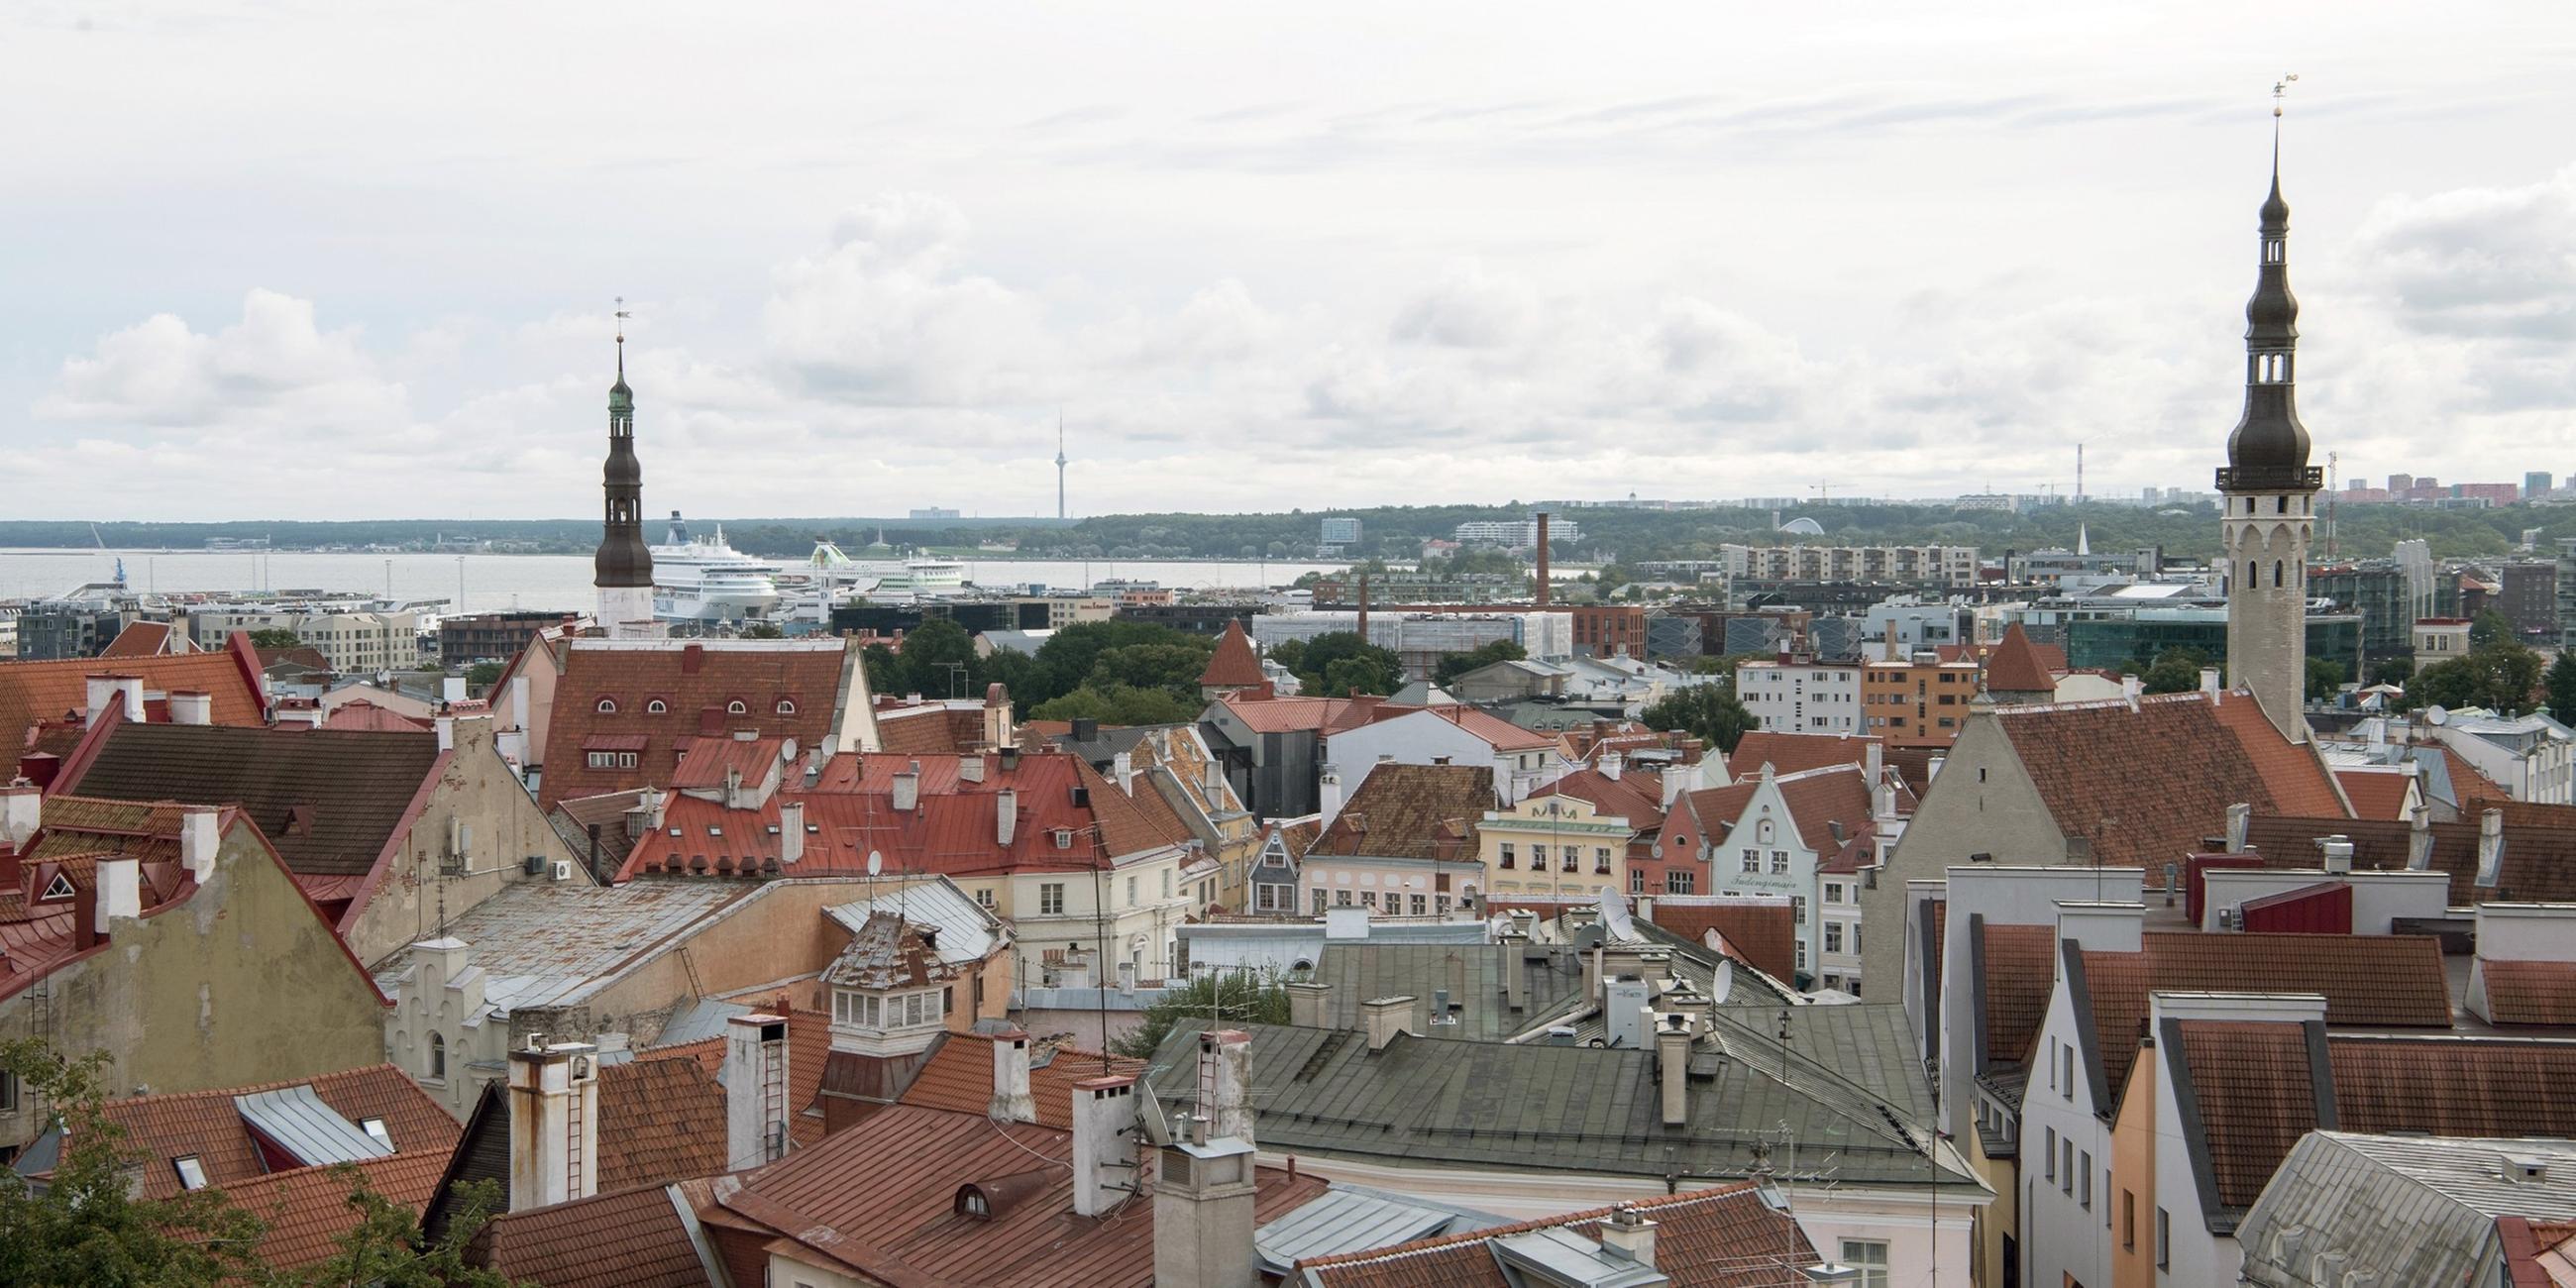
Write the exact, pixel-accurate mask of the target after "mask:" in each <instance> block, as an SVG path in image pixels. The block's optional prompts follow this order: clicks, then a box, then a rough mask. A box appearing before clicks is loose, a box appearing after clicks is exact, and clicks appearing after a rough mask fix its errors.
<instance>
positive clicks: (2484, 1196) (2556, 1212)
mask: <svg viewBox="0 0 2576 1288" xmlns="http://www.w3.org/2000/svg"><path fill="white" fill-rule="evenodd" d="M2515 1160H2530V1161H2532V1162H2536V1163H2539V1164H2541V1165H2542V1166H2543V1167H2544V1169H2545V1175H2543V1176H2540V1177H2534V1178H2529V1179H2522V1180H2507V1179H2506V1178H2505V1171H2506V1169H2507V1168H2508V1167H2512V1166H2514V1161H2515ZM2501 1216H2518V1217H2523V1218H2526V1219H2528V1220H2531V1221H2534V1222H2539V1221H2564V1220H2568V1219H2570V1218H2576V1143H2571V1142H2568V1141H2563V1140H2531V1139H2521V1140H2462V1139H2457V1138H2448V1137H2422V1136H2371V1135H2360V1134H2354V1133H2347V1132H2331V1131H2314V1132H2310V1133H2308V1134H2307V1135H2306V1136H2305V1137H2303V1138H2301V1140H2300V1141H2299V1143H2298V1145H2297V1146H2296V1147H2295V1148H2293V1149H2292V1150H2291V1151H2290V1156H2289V1157H2288V1158H2287V1159H2286V1160H2284V1161H2283V1162H2282V1164H2281V1168H2280V1170H2279V1171H2278V1172H2277V1173H2275V1174H2274V1175H2273V1177H2272V1181H2271V1184H2269V1185H2267V1186H2266V1187H2264V1190H2263V1196H2262V1197H2261V1198H2259V1199H2257V1200H2255V1203H2254V1206H2253V1207H2252V1208H2251V1209H2250V1210H2248V1211H2247V1213H2246V1215H2245V1220H2244V1222H2243V1224H2241V1225H2239V1226H2238V1227H2237V1239H2238V1241H2239V1243H2240V1244H2241V1245H2242V1246H2243V1248H2244V1250H2245V1276H2246V1279H2247V1281H2248V1282H2251V1283H2257V1284H2305V1283H2308V1282H2309V1279H2308V1278H2307V1276H2306V1272H2307V1271H2308V1270H2309V1269H2310V1266H2311V1262H2312V1261H2313V1259H2314V1258H2317V1257H2322V1256H2326V1255H2329V1254H2334V1253H2340V1254H2342V1256H2343V1257H2344V1258H2345V1261H2344V1266H2343V1269H2344V1270H2345V1271H2346V1272H2350V1273H2363V1274H2375V1275H2376V1276H2377V1279H2376V1281H2375V1282H2378V1283H2383V1284H2433V1283H2465V1282H2467V1281H2468V1277H2469V1273H2470V1271H2471V1270H2472V1269H2474V1268H2476V1267H2477V1266H2479V1265H2480V1263H2481V1262H2490V1263H2491V1262H2492V1260H2493V1259H2494V1257H2495V1255H2496V1254H2495V1249H2494V1246H2493V1245H2494V1244H2495V1242H2496V1237H2497V1236H2496V1226H2495V1222H2496V1218H2498V1217H2501ZM2285 1263H2286V1265H2285Z"/></svg>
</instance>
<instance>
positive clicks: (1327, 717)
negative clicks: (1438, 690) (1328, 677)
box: [1217, 692, 1421, 734]
mask: <svg viewBox="0 0 2576 1288" xmlns="http://www.w3.org/2000/svg"><path fill="white" fill-rule="evenodd" d="M1217 701H1219V702H1222V703H1224V704H1225V709H1226V710H1227V711H1229V712H1232V713H1233V715H1234V717H1235V719H1237V720H1241V721H1242V722H1243V723H1244V725H1245V726H1246V727H1247V728H1249V729H1251V730H1252V731H1253V732H1254V733H1295V732H1298V731H1307V732H1313V733H1321V734H1334V733H1339V732H1341V731H1342V730H1344V729H1356V728H1358V727H1360V726H1361V725H1364V724H1367V723H1369V722H1370V721H1371V720H1372V719H1374V718H1376V716H1377V714H1378V713H1379V712H1380V711H1394V712H1399V713H1401V712H1406V711H1418V710H1421V708H1419V707H1408V706H1397V705H1394V704H1390V703H1388V702H1387V700H1386V699H1384V698H1379V697H1365V696H1364V697H1357V698H1319V697H1294V698H1277V697H1261V696H1255V695H1254V694H1252V693H1249V692H1235V693H1226V694H1221V695H1219V696H1218V698H1217Z"/></svg>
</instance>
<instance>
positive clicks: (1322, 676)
mask: <svg viewBox="0 0 2576 1288" xmlns="http://www.w3.org/2000/svg"><path fill="white" fill-rule="evenodd" d="M1271 656H1272V658H1273V659H1274V660H1275V659H1278V658H1279V651H1278V650H1276V649H1274V650H1272V651H1271ZM1296 658H1297V660H1296V661H1295V662H1294V663H1290V662H1287V661H1284V660H1282V661H1280V663H1279V664H1280V665H1282V666H1286V667H1288V668H1289V669H1290V670H1292V671H1294V672H1296V674H1297V682H1298V683H1299V684H1300V685H1302V686H1304V688H1305V691H1306V693H1307V695H1308V696H1310V697H1335V698H1338V697H1341V696H1343V695H1344V694H1348V693H1353V692H1358V693H1375V694H1388V693H1393V692H1395V691H1396V690H1397V689H1400V688H1402V687H1404V660H1403V659H1402V658H1399V657H1397V656H1396V655H1395V653H1394V651H1393V650H1391V649H1383V648H1379V647H1378V646H1377V645H1375V644H1363V643H1361V642H1360V637H1359V635H1358V634H1357V633H1356V632H1353V631H1334V632H1332V633H1330V634H1327V635H1318V636H1316V637H1315V638H1313V639H1310V640H1308V641H1306V646H1305V648H1303V649H1302V650H1300V651H1298V653H1297V654H1296Z"/></svg>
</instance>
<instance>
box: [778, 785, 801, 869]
mask: <svg viewBox="0 0 2576 1288" xmlns="http://www.w3.org/2000/svg"><path fill="white" fill-rule="evenodd" d="M804 858H805V802H803V801H780V802H778V862H779V863H780V864H781V865H782V866H785V865H792V864H795V863H799V862H802V861H803V860H804Z"/></svg>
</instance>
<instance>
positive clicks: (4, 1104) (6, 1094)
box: [0, 1070, 18, 1114]
mask: <svg viewBox="0 0 2576 1288" xmlns="http://www.w3.org/2000/svg"><path fill="white" fill-rule="evenodd" d="M16 1112H18V1075H16V1074H14V1073H10V1072H8V1071H7V1070H0V1114H14V1113H16Z"/></svg>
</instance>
